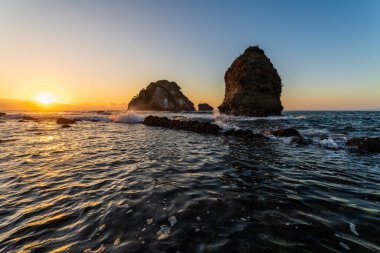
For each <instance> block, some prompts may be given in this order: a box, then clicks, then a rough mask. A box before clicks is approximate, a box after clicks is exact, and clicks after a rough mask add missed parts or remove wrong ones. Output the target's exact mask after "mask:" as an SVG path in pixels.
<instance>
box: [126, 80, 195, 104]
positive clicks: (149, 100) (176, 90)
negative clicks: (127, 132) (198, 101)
mask: <svg viewBox="0 0 380 253" xmlns="http://www.w3.org/2000/svg"><path fill="white" fill-rule="evenodd" d="M128 110H149V111H150V110H151V111H195V108H194V104H193V103H192V102H191V101H190V100H189V99H188V98H187V97H186V96H185V95H183V93H182V92H181V88H180V87H179V86H178V84H176V83H175V82H169V81H167V80H160V81H157V82H154V83H150V84H149V85H148V87H146V89H143V90H141V91H140V93H139V94H138V95H137V96H135V97H134V98H133V99H132V100H131V102H129V104H128Z"/></svg>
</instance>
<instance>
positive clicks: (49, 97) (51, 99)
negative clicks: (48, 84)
mask: <svg viewBox="0 0 380 253" xmlns="http://www.w3.org/2000/svg"><path fill="white" fill-rule="evenodd" d="M56 100H57V98H56V96H55V95H54V94H53V93H51V92H48V91H42V92H39V93H38V94H37V95H36V101H37V102H38V103H41V104H43V105H50V104H52V103H55V102H56Z"/></svg>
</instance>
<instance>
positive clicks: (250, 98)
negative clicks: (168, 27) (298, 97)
mask: <svg viewBox="0 0 380 253" xmlns="http://www.w3.org/2000/svg"><path fill="white" fill-rule="evenodd" d="M224 81H225V83H226V88H225V97H224V101H223V103H222V104H221V105H220V106H219V107H218V108H219V111H220V112H221V113H225V114H232V115H246V116H269V115H280V114H281V111H282V109H283V107H282V105H281V100H280V96H281V90H282V83H281V78H280V76H279V75H278V73H277V70H276V69H275V68H274V67H273V65H272V63H271V61H270V60H269V58H268V57H267V56H266V55H265V53H264V51H263V50H262V49H260V48H259V47H258V46H255V47H249V48H247V49H246V50H245V51H244V53H243V54H242V55H240V56H239V57H238V58H237V59H236V60H235V61H234V62H233V63H232V65H231V66H230V67H229V68H228V70H227V71H226V73H225V75H224Z"/></svg>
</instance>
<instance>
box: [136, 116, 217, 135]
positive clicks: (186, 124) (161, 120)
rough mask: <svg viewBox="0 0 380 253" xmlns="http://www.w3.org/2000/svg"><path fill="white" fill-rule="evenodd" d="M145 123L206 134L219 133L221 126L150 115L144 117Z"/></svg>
mask: <svg viewBox="0 0 380 253" xmlns="http://www.w3.org/2000/svg"><path fill="white" fill-rule="evenodd" d="M143 124H145V125H148V126H159V127H164V128H170V129H178V130H186V131H191V132H196V133H205V134H218V133H219V132H220V128H219V127H218V126H217V125H214V124H211V123H209V122H199V121H193V120H171V119H168V118H167V117H157V116H148V117H146V118H145V119H144V121H143Z"/></svg>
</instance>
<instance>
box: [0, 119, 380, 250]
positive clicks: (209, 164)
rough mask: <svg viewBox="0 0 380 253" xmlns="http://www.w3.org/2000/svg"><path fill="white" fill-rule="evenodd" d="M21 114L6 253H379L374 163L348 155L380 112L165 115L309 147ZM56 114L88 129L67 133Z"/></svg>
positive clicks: (3, 187) (378, 178) (14, 123)
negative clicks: (290, 131)
mask: <svg viewBox="0 0 380 253" xmlns="http://www.w3.org/2000/svg"><path fill="white" fill-rule="evenodd" d="M23 115H24V113H20V112H10V113H9V115H7V116H5V117H3V118H0V120H1V121H0V122H1V123H0V252H84V251H85V250H87V251H86V252H98V253H100V252H181V253H183V252H380V236H379V235H380V155H379V154H368V153H358V152H357V151H355V150H351V149H349V148H347V147H346V146H345V142H346V140H347V139H348V138H351V137H354V136H379V135H380V112H286V113H285V116H283V117H270V118H269V119H259V118H244V117H217V116H215V115H214V116H213V115H208V114H168V116H170V117H178V116H180V117H181V118H182V117H190V118H195V119H199V120H203V121H212V122H215V123H217V124H218V125H220V126H222V127H224V128H226V129H227V128H231V127H235V128H237V127H239V128H249V129H252V130H254V131H256V132H262V133H264V134H267V132H268V131H269V130H270V129H277V128H283V127H289V126H292V127H295V128H297V129H298V130H299V131H300V132H301V134H302V135H303V136H304V137H305V138H307V139H309V140H310V141H312V144H310V145H308V146H300V145H297V144H291V143H290V141H289V139H287V138H274V137H271V138H270V140H265V141H252V140H245V139H240V138H235V137H225V136H210V135H200V134H196V133H190V132H184V131H175V130H168V129H161V128H154V127H147V126H144V125H142V124H131V123H128V122H137V121H141V119H143V116H144V115H138V114H136V115H131V114H120V113H119V112H113V113H112V114H111V115H104V113H102V114H99V113H89V112H75V113H73V112H62V113H48V114H41V113H40V114H39V113H29V115H31V116H33V117H36V118H38V119H41V121H39V122H33V121H29V122H18V120H19V119H20V118H21V117H22V116H23ZM60 115H64V116H66V117H71V118H81V119H82V120H83V121H81V122H79V123H77V124H76V125H75V126H73V127H72V128H69V129H60V128H59V126H58V125H57V124H55V121H54V119H56V118H57V117H58V116H60ZM91 121H97V122H91ZM171 216H175V220H176V221H177V222H176V223H175V222H173V218H171V221H172V223H175V224H174V225H173V226H172V227H171V224H170V222H169V220H168V219H169V217H171ZM159 231H161V232H159ZM160 236H161V237H160Z"/></svg>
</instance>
